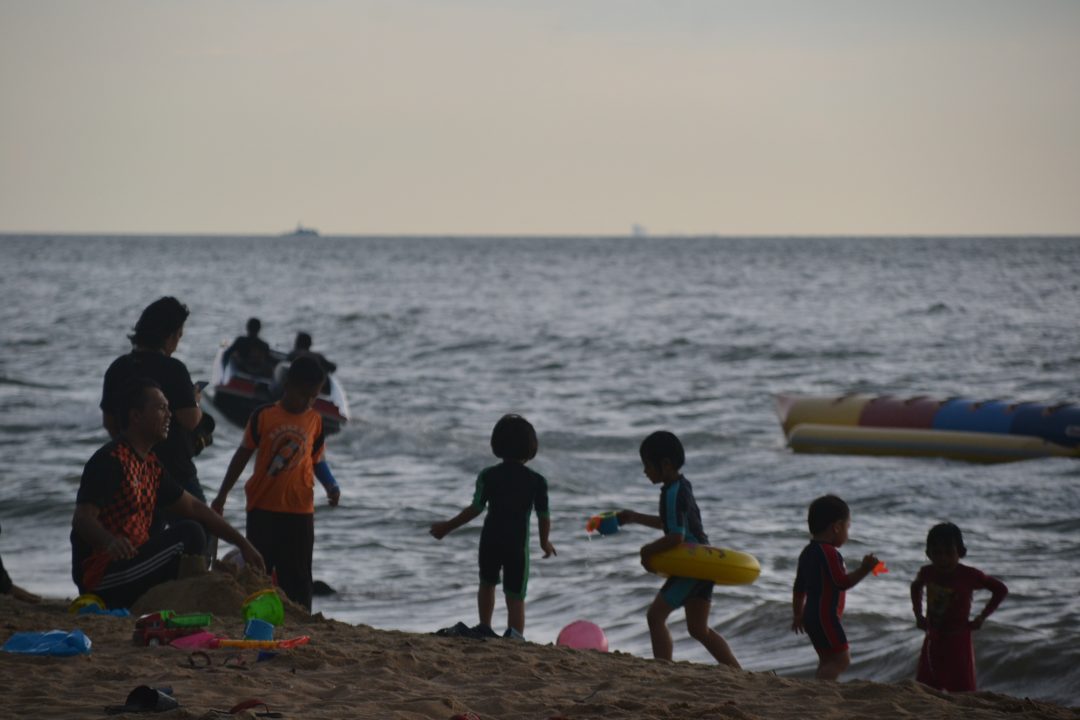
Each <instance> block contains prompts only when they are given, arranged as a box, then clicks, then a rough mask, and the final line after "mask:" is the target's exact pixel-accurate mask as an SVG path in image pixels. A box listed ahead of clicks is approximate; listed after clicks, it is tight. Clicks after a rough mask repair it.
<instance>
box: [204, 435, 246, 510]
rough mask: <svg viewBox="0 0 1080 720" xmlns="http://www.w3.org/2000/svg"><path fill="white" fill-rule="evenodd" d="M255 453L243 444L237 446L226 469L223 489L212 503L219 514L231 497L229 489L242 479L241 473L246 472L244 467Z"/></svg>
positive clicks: (211, 505)
mask: <svg viewBox="0 0 1080 720" xmlns="http://www.w3.org/2000/svg"><path fill="white" fill-rule="evenodd" d="M254 454H255V451H254V450H251V449H249V448H246V447H244V446H243V445H241V446H240V447H238V448H236V452H234V453H233V456H232V460H230V461H229V468H228V469H227V470H226V471H225V479H224V480H222V481H221V489H220V490H218V494H217V497H216V498H214V501H213V502H212V503H210V507H212V508H213V509H214V512H216V513H217V514H218V515H221V514H222V513H223V512H224V511H225V501H226V500H227V499H228V497H229V491H230V490H232V489H233V485H235V484H236V481H237V480H239V479H240V474H241V473H242V472H244V468H245V467H247V464H248V460H250V459H251V456H252V455H254Z"/></svg>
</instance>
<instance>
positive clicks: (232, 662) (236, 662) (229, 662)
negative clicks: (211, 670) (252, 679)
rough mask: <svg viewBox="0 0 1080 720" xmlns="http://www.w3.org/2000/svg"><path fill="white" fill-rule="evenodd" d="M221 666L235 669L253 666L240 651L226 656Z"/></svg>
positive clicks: (247, 668)
mask: <svg viewBox="0 0 1080 720" xmlns="http://www.w3.org/2000/svg"><path fill="white" fill-rule="evenodd" d="M221 666H222V667H227V668H232V669H233V670H250V669H251V666H250V665H248V664H247V660H245V659H244V658H243V656H241V655H240V653H233V654H232V655H227V656H225V659H224V660H222V661H221Z"/></svg>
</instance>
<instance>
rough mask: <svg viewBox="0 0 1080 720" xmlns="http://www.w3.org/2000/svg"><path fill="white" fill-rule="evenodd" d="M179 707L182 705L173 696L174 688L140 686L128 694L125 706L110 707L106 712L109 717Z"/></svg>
mask: <svg viewBox="0 0 1080 720" xmlns="http://www.w3.org/2000/svg"><path fill="white" fill-rule="evenodd" d="M178 707H180V703H179V702H178V701H177V699H176V698H174V697H173V696H172V688H152V687H149V686H148V685H140V686H139V687H137V688H135V689H134V690H132V691H131V692H130V693H128V696H127V700H126V701H125V702H124V704H123V705H110V706H108V707H106V708H105V712H107V713H108V714H109V715H119V714H120V713H142V712H165V711H166V710H172V709H174V708H178Z"/></svg>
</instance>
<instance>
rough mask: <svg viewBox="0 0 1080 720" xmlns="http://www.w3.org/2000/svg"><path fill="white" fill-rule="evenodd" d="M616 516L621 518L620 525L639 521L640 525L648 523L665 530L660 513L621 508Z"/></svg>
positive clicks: (652, 526) (649, 525)
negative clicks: (654, 513) (651, 513)
mask: <svg viewBox="0 0 1080 720" xmlns="http://www.w3.org/2000/svg"><path fill="white" fill-rule="evenodd" d="M615 517H617V518H618V519H619V524H620V525H629V524H631V523H637V524H638V525H647V526H648V527H651V528H656V529H657V530H663V529H664V524H663V523H662V522H661V521H660V516H659V515H645V514H644V513H639V512H634V511H633V510H620V511H619V512H617V513H615Z"/></svg>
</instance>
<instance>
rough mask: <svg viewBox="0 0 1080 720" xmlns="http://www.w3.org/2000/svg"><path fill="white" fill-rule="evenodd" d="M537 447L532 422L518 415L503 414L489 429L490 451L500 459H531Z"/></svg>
mask: <svg viewBox="0 0 1080 720" xmlns="http://www.w3.org/2000/svg"><path fill="white" fill-rule="evenodd" d="M539 447H540V444H539V442H537V440H536V430H535V429H534V428H533V426H532V423H530V422H529V421H528V420H526V419H525V418H523V417H521V416H520V415H514V414H510V415H503V416H502V417H501V418H499V422H497V423H495V427H494V429H492V431H491V452H493V453H495V457H497V458H500V459H502V460H519V461H521V462H525V461H526V460H532V459H533V458H534V457H536V451H537V449H538V448H539Z"/></svg>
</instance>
